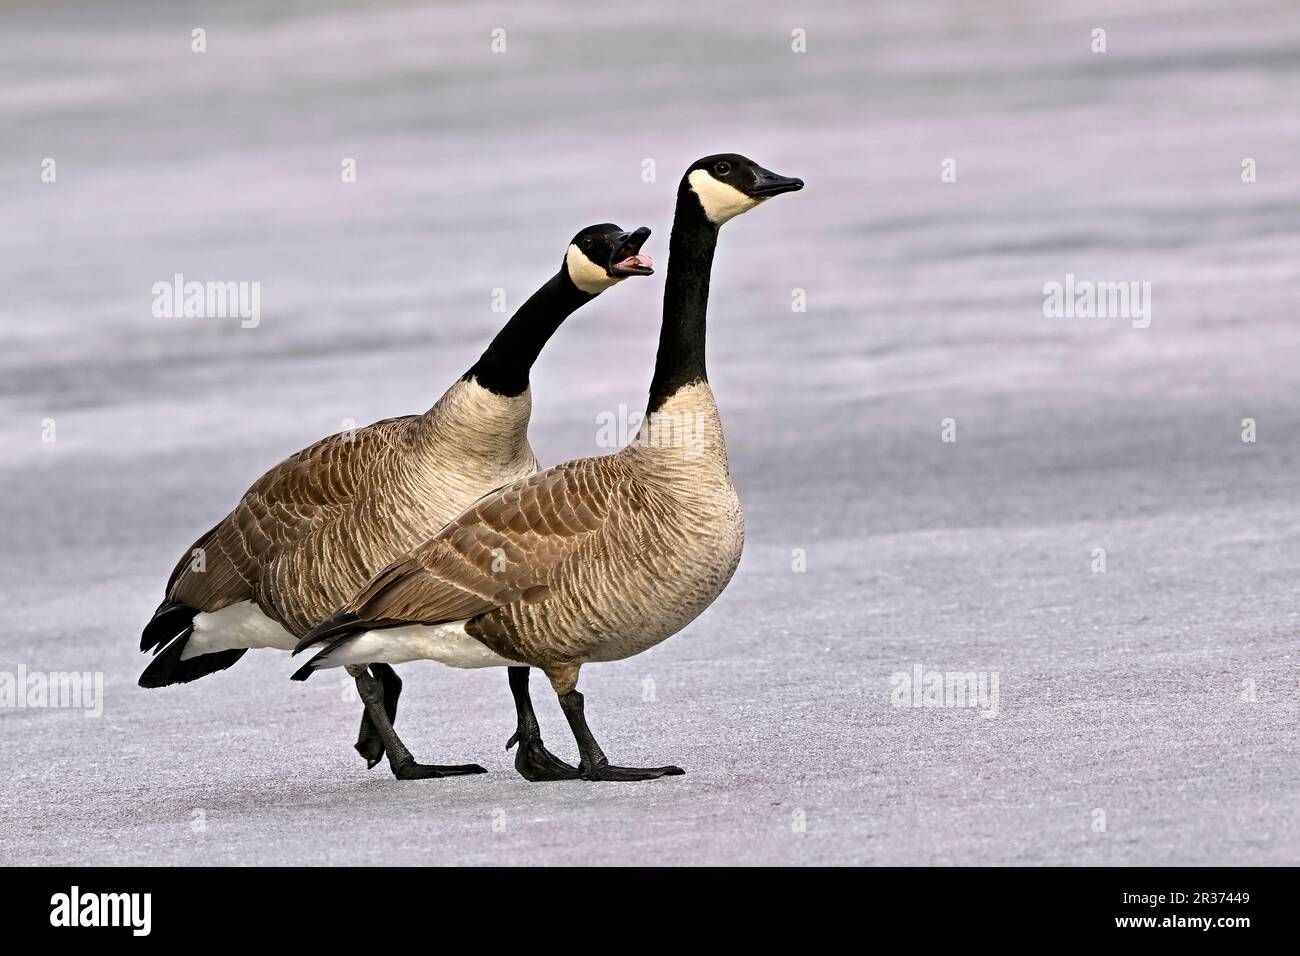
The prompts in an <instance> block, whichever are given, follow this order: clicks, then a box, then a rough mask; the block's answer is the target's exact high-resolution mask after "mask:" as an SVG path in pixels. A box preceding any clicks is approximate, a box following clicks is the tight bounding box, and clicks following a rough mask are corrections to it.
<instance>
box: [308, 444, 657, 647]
mask: <svg viewBox="0 0 1300 956" xmlns="http://www.w3.org/2000/svg"><path fill="white" fill-rule="evenodd" d="M649 494H650V492H649V491H648V490H647V489H646V488H645V487H644V486H643V485H641V484H640V483H639V482H638V481H637V479H636V478H635V476H634V475H633V474H632V473H631V471H630V470H629V469H628V468H627V467H626V465H624V464H623V463H622V462H621V461H620V460H619V459H618V458H616V457H603V458H586V459H580V460H578V461H571V462H568V463H566V464H563V465H558V466H556V467H555V468H551V469H548V470H547V471H543V472H540V473H538V474H536V475H533V476H532V477H530V478H525V479H523V480H521V481H517V482H515V483H514V484H512V485H507V486H506V487H504V488H501V489H499V490H497V491H495V492H493V493H492V494H490V495H488V496H486V497H485V498H483V499H481V500H480V501H479V502H478V503H476V504H474V505H472V506H471V507H470V508H468V509H467V510H466V511H465V512H464V513H463V514H462V515H460V517H458V518H456V519H454V520H453V521H451V522H449V523H448V524H447V526H446V527H444V528H443V529H442V530H441V531H439V532H438V534H436V535H435V536H434V537H432V538H430V539H429V540H428V541H426V542H425V543H424V544H422V545H420V546H419V547H418V548H416V549H415V550H413V551H411V552H409V553H408V554H406V555H404V556H403V557H401V558H399V559H398V560H397V561H394V562H393V563H392V564H390V565H389V566H388V567H387V568H385V569H384V570H383V571H381V572H380V573H379V574H378V575H376V576H375V577H374V578H373V579H372V580H371V582H370V583H369V584H367V585H366V586H365V587H364V588H362V590H361V591H360V592H359V593H358V594H357V596H356V597H355V598H353V599H352V600H351V601H349V602H348V603H347V604H346V605H344V606H343V607H342V608H340V609H339V611H338V612H337V613H335V614H334V615H332V616H331V617H330V618H329V619H328V620H326V621H325V622H323V623H322V624H321V626H320V627H318V628H316V629H315V630H314V631H312V632H311V633H310V634H308V635H307V636H306V637H305V638H303V640H302V641H301V642H300V643H299V645H298V650H302V649H303V648H305V647H307V646H308V645H311V644H314V643H317V642H318V641H322V640H326V639H329V638H336V637H339V636H340V635H341V634H343V633H355V632H357V631H358V630H366V629H368V628H369V627H370V626H381V627H382V626H393V625H395V624H399V623H409V624H417V623H418V624H438V623H442V622H445V621H458V620H464V619H466V618H470V617H476V616H478V615H480V614H484V613H486V612H488V611H491V610H493V609H494V608H499V607H503V606H505V605H507V604H512V603H514V602H515V601H519V600H523V601H534V600H544V599H545V597H546V595H547V592H548V588H549V585H550V583H551V582H552V577H553V575H554V574H555V572H556V571H557V570H558V569H559V568H560V566H561V565H562V564H563V562H564V561H565V560H566V559H568V558H570V557H572V556H574V555H575V554H577V553H578V552H579V550H580V549H582V548H583V547H584V546H589V545H590V544H591V543H592V541H593V539H594V538H595V537H596V536H597V535H598V534H599V532H600V531H601V530H602V529H603V528H604V527H606V525H607V524H609V523H610V522H611V521H612V520H614V519H615V518H616V517H617V515H618V514H619V513H620V512H622V511H625V510H626V511H638V510H640V509H642V508H644V507H645V499H646V498H647V497H648V495H649Z"/></svg>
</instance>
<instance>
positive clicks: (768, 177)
mask: <svg viewBox="0 0 1300 956" xmlns="http://www.w3.org/2000/svg"><path fill="white" fill-rule="evenodd" d="M755 173H757V175H758V182H756V183H755V184H754V185H753V187H752V188H751V189H750V190H749V194H750V195H751V196H753V197H754V198H755V199H767V198H768V197H770V196H779V195H781V193H792V192H795V191H796V190H799V189H803V180H802V179H796V178H795V177H794V176H782V175H780V174H778V173H774V172H772V171H771V170H770V169H763V168H762V167H759V168H758V169H756V170H755Z"/></svg>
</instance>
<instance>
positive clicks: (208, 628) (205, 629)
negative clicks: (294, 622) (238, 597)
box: [181, 601, 298, 661]
mask: <svg viewBox="0 0 1300 956" xmlns="http://www.w3.org/2000/svg"><path fill="white" fill-rule="evenodd" d="M297 643H298V639H297V638H296V637H294V636H293V635H292V634H290V633H289V632H288V631H286V630H285V629H284V625H282V624H280V622H279V621H274V620H272V619H271V618H269V617H267V616H266V615H265V614H263V613H262V609H261V608H259V607H258V606H257V605H256V604H254V603H253V602H252V601H240V602H239V603H238V604H231V605H229V606H228V607H223V608H222V609H221V610H220V611H211V612H209V611H200V612H199V613H198V614H196V615H194V633H193V634H191V635H190V639H189V641H188V642H187V643H186V644H185V649H184V650H183V651H181V660H183V661H187V660H189V659H190V658H192V657H199V656H200V655H203V654H212V653H215V652H216V651H230V650H234V649H236V648H251V647H274V648H277V649H278V650H282V651H291V650H293V649H294V647H295V646H296V645H297Z"/></svg>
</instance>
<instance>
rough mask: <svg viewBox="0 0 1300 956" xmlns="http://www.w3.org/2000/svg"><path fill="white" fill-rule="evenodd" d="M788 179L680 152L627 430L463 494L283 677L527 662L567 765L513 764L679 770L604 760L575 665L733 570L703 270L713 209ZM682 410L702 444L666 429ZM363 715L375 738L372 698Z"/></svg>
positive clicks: (706, 591) (694, 609) (630, 645)
mask: <svg viewBox="0 0 1300 956" xmlns="http://www.w3.org/2000/svg"><path fill="white" fill-rule="evenodd" d="M801 188H803V182H802V181H801V180H798V179H793V178H790V177H787V176H778V175H777V174H775V173H772V172H769V171H768V170H766V169H763V168H762V167H761V166H758V165H757V164H756V163H754V162H752V161H751V160H748V159H746V158H745V157H743V156H738V155H734V154H724V155H718V156H708V157H706V158H704V159H701V160H699V161H698V162H696V163H694V164H693V165H692V166H691V167H690V169H688V170H687V172H686V175H685V176H684V177H683V178H682V181H681V184H680V186H679V187H678V191H677V209H676V213H675V216H674V220H673V231H672V239H671V240H670V244H669V259H668V278H667V281H666V284H665V288H664V308H663V325H662V329H661V332H660V338H659V352H658V356H657V358H656V362H655V370H654V377H653V380H652V382H651V385H650V400H649V405H648V410H647V415H646V417H645V420H644V422H643V423H642V426H641V429H640V431H639V432H638V434H637V436H636V438H635V440H634V441H633V442H632V443H631V444H629V445H628V446H627V447H626V448H624V449H622V450H620V451H619V452H617V453H616V454H613V455H608V456H605V457H600V458H584V459H579V460H576V461H570V462H567V463H566V464H563V465H559V466H557V467H555V468H550V469H547V470H546V471H542V472H539V473H538V474H536V475H533V476H531V477H528V478H524V479H522V480H520V481H516V482H514V483H513V484H511V485H508V486H506V487H504V488H501V489H499V490H497V491H495V492H493V493H492V494H490V495H488V496H487V497H485V498H483V499H481V500H480V501H478V502H476V503H475V504H474V505H473V506H471V507H470V508H469V509H468V510H466V511H465V513H464V514H462V515H460V516H459V517H458V518H456V519H455V520H453V521H451V522H450V523H448V524H447V526H446V527H445V528H443V529H442V530H441V531H439V532H438V533H437V534H436V535H434V536H433V537H432V538H431V539H430V540H428V541H427V542H425V543H424V544H422V545H420V546H419V547H417V548H415V549H414V550H412V551H411V552H410V553H408V554H406V555H404V556H402V557H401V558H399V559H397V560H396V561H394V562H393V563H392V564H390V565H389V566H388V567H386V568H385V569H384V570H383V571H382V572H380V573H379V574H378V575H377V576H376V577H375V578H374V579H373V580H371V581H370V582H369V583H368V584H367V585H366V586H365V587H364V588H362V589H361V591H360V592H359V593H358V594H357V595H356V596H355V597H354V598H353V599H352V600H351V601H349V602H348V603H347V604H345V605H343V606H342V607H341V608H340V609H339V610H338V611H337V612H335V613H334V614H333V615H331V616H330V617H329V618H328V619H326V620H325V621H323V622H322V623H321V624H320V625H319V626H318V627H316V628H314V629H313V630H312V631H311V633H309V634H308V635H307V636H306V637H304V638H303V640H302V641H301V642H300V643H299V645H298V648H297V650H298V651H301V650H304V649H305V648H308V647H312V646H315V645H318V644H319V645H323V647H321V648H320V650H319V651H318V652H317V653H316V655H315V656H314V657H313V658H311V660H310V661H308V662H307V664H306V665H304V666H303V667H302V668H301V669H300V670H299V671H298V672H297V673H296V674H295V675H294V678H295V679H297V680H305V679H306V678H307V677H309V676H310V675H311V674H312V672H313V671H315V670H316V669H318V668H323V667H339V666H353V667H355V666H362V665H372V664H374V663H377V662H380V663H387V664H400V663H403V662H406V661H413V660H433V661H441V662H443V663H447V664H452V665H454V666H458V667H486V666H505V667H512V668H517V667H519V666H520V665H525V664H526V665H529V666H531V667H537V668H540V669H541V670H542V671H543V672H544V673H545V674H546V676H547V677H548V678H549V679H550V682H551V686H552V687H553V688H554V690H555V693H556V694H557V695H558V696H559V700H560V706H561V708H562V709H563V711H564V714H565V717H566V718H567V719H568V722H569V726H570V729H571V730H572V732H573V735H574V739H575V741H576V742H577V745H578V751H579V754H580V762H579V764H578V767H577V769H576V770H570V769H564V768H559V767H556V768H552V769H551V770H549V771H548V772H546V773H544V774H538V775H536V776H534V777H532V778H530V779H550V780H557V779H572V778H574V777H581V778H582V779H585V780H647V779H651V778H655V777H662V776H666V775H674V774H680V773H682V772H683V771H682V770H681V769H680V768H679V767H674V766H666V767H642V768H638V767H619V766H614V765H611V764H610V763H609V761H608V759H606V757H605V754H604V752H603V751H602V750H601V748H600V746H599V744H597V742H596V739H595V737H594V736H593V734H592V732H591V729H590V728H589V727H588V725H587V720H586V716H585V713H584V706H583V696H582V694H581V693H580V692H579V691H578V689H577V685H578V673H579V670H580V669H581V667H582V666H583V665H584V664H586V663H590V662H595V661H615V660H621V659H623V658H627V657H631V656H632V655H634V654H639V653H641V652H642V651H644V650H647V649H648V648H650V647H653V646H654V645H656V644H658V643H660V642H661V641H663V640H665V639H666V638H668V637H670V636H671V635H673V634H675V633H677V632H678V631H680V630H681V629H682V628H683V627H685V626H686V625H687V624H689V623H690V622H691V621H692V620H694V619H695V618H696V617H697V616H698V615H699V614H700V613H701V612H702V611H703V610H704V609H705V608H706V607H708V606H709V605H710V604H711V603H712V602H713V601H714V599H715V598H717V596H718V595H719V594H721V593H722V590H723V588H725V587H726V585H727V583H728V581H730V580H731V576H732V574H733V572H734V571H735V570H736V565H737V564H738V563H739V561H740V552H741V547H742V545H743V543H744V537H745V526H744V517H743V515H742V512H741V508H740V501H739V499H738V498H737V497H736V490H735V488H734V487H733V486H732V483H731V474H730V470H729V467H728V463H727V450H726V444H725V441H724V438H723V433H722V422H721V419H720V418H719V416H718V409H717V405H716V404H715V402H714V398H713V392H712V390H711V389H710V388H709V384H708V379H707V375H706V371H705V361H704V340H705V313H706V310H707V306H708V297H709V277H710V272H711V270H712V264H713V255H714V250H715V248H716V245H717V240H718V230H719V227H720V226H721V225H722V224H723V223H725V222H726V221H727V220H729V219H732V218H734V217H735V216H737V215H739V214H741V213H743V212H746V211H748V210H750V209H753V208H754V207H755V206H757V205H759V204H760V203H762V202H764V201H765V200H767V199H769V198H771V197H772V196H776V195H779V194H780V193H784V192H790V191H793V190H796V189H801ZM688 422H689V424H690V427H691V428H692V429H694V434H695V435H696V436H697V437H702V438H703V444H702V445H701V444H700V443H699V442H698V441H691V442H689V443H684V442H682V441H681V437H682V432H681V430H682V428H683V427H684V424H685V423H688ZM295 653H296V651H295ZM516 673H518V671H516V670H512V681H511V684H512V688H514V689H515V690H516V692H518V688H517V687H516V686H515V685H516V681H515V680H514V675H515V674H516ZM523 674H524V676H525V677H526V674H527V672H526V671H524V672H523ZM368 706H370V705H368ZM371 714H372V716H373V717H374V718H375V722H376V725H377V726H378V727H379V731H380V735H381V736H383V735H384V734H385V732H386V731H385V728H384V726H383V717H384V715H383V711H382V708H378V707H374V706H371Z"/></svg>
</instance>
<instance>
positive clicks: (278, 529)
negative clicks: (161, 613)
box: [167, 416, 419, 617]
mask: <svg viewBox="0 0 1300 956" xmlns="http://www.w3.org/2000/svg"><path fill="white" fill-rule="evenodd" d="M418 420H419V419H418V416H404V417H402V418H391V419H386V420H385V421H380V422H376V423H375V424H373V425H369V426H367V427H365V428H362V429H359V430H357V431H356V432H355V433H352V434H351V435H349V433H347V432H344V433H340V434H338V435H331V436H330V437H328V438H324V439H322V440H321V441H318V442H316V443H315V444H314V445H311V446H309V447H308V448H304V449H303V450H302V451H300V452H298V453H297V454H295V455H292V456H291V457H289V458H287V459H285V460H284V461H282V462H280V464H278V465H276V466H275V467H274V468H272V469H271V470H270V471H268V472H267V473H266V474H264V475H263V476H262V477H261V478H259V479H258V480H257V481H256V482H255V483H254V484H253V486H252V487H251V488H249V489H248V491H247V492H246V493H245V494H244V497H243V498H242V499H241V500H240V502H239V504H237V505H236V506H235V508H234V510H233V511H231V512H230V514H229V515H227V516H226V518H225V519H224V520H222V522H221V523H220V524H218V525H217V526H216V527H215V528H213V529H212V530H211V531H209V532H208V533H207V534H206V535H204V536H203V537H202V538H200V539H199V540H198V541H197V542H195V544H194V548H201V549H203V552H204V564H205V565H206V566H205V567H203V568H202V570H201V571H200V570H198V569H197V568H195V567H193V566H192V562H191V555H192V553H193V549H191V552H189V553H187V554H186V555H185V556H183V557H182V558H181V561H180V563H179V564H178V565H177V567H176V570H175V571H174V572H173V573H172V579H171V581H170V582H169V583H168V587H167V597H168V599H169V600H170V601H173V602H176V603H181V604H185V605H188V606H190V607H194V608H198V609H200V610H205V611H211V610H218V609H220V608H222V607H225V606H227V605H229V604H233V603H235V602H237V601H243V600H249V599H255V600H257V601H258V603H259V604H261V605H262V607H263V610H265V611H266V612H267V613H269V614H271V615H272V616H276V617H278V616H279V615H277V613H276V609H275V607H274V601H273V600H272V599H271V598H272V596H270V595H268V594H267V593H266V592H267V591H268V590H271V588H268V583H269V582H270V580H272V578H273V575H274V573H275V569H274V566H275V561H276V558H277V557H278V556H279V555H280V554H281V553H282V552H283V551H284V550H285V549H286V548H288V547H289V546H291V545H292V544H294V543H295V542H296V541H298V540H300V539H301V538H303V537H304V536H306V535H309V534H311V533H313V531H315V530H317V529H319V528H321V527H322V526H324V525H326V524H327V523H329V522H330V521H331V520H334V519H335V518H337V517H338V515H339V514H340V513H342V512H343V511H345V510H347V509H349V508H351V507H353V506H354V504H355V502H356V501H357V500H358V498H360V497H363V496H364V495H365V494H366V493H367V492H368V491H369V489H370V487H371V486H372V485H373V484H374V483H375V481H377V480H379V479H378V478H377V476H379V475H382V474H385V473H386V472H387V471H390V470H391V469H389V468H388V464H389V462H390V459H391V460H392V462H393V463H394V464H395V463H396V461H397V460H399V459H400V456H401V455H403V454H404V453H405V450H406V449H407V448H408V447H409V446H410V444H411V442H412V440H413V437H412V435H413V426H414V424H415V423H416V422H417V421H418Z"/></svg>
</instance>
